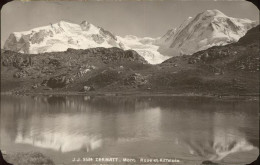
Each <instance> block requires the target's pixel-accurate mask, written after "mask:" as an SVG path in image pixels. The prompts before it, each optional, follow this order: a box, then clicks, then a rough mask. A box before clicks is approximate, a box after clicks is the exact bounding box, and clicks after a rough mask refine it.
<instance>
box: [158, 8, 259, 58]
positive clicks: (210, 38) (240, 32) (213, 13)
mask: <svg viewBox="0 0 260 165" xmlns="http://www.w3.org/2000/svg"><path fill="white" fill-rule="evenodd" d="M254 26H256V22H255V21H251V20H249V19H239V18H232V17H228V16H226V15H225V14H224V13H222V12H221V11H219V10H216V9H214V10H206V11H204V12H202V13H199V14H197V15H196V16H195V17H194V18H192V19H187V20H185V21H184V22H183V23H182V24H181V25H180V27H179V28H178V29H177V30H176V32H175V33H174V34H173V35H171V37H169V38H167V39H164V41H163V42H162V43H161V42H160V48H159V51H160V53H162V54H167V55H169V56H176V55H180V54H186V55H190V54H193V53H195V52H197V51H200V50H204V49H207V48H209V47H212V46H219V45H226V44H228V43H232V42H236V41H238V39H239V38H241V37H242V36H244V35H245V33H246V32H247V31H248V30H249V29H251V28H252V27H254ZM163 37H164V36H163Z"/></svg>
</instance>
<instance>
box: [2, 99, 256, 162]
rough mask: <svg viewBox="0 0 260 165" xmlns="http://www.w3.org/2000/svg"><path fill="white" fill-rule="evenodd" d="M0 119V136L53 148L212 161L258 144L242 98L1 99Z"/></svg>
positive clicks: (252, 112) (250, 110)
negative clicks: (220, 99)
mask: <svg viewBox="0 0 260 165" xmlns="http://www.w3.org/2000/svg"><path fill="white" fill-rule="evenodd" d="M1 121H2V123H1V136H3V134H6V136H8V137H9V138H10V139H11V142H12V143H14V144H17V145H18V144H29V145H31V146H34V147H40V148H46V149H52V150H55V151H58V152H61V153H66V152H72V151H80V152H90V153H91V152H94V151H96V152H97V154H99V150H98V149H101V150H102V152H105V151H106V149H107V151H108V152H109V153H111V152H113V151H114V152H115V153H116V151H122V152H125V150H126V148H127V147H128V148H131V151H128V152H127V156H132V155H140V156H143V154H144V153H145V154H146V155H153V154H154V155H158V154H160V155H161V156H165V157H171V156H174V157H178V158H182V159H191V158H192V159H201V160H212V161H220V160H223V159H224V158H226V157H228V156H229V155H232V154H234V153H239V152H250V151H252V152H255V154H256V155H257V154H258V153H256V152H258V148H257V146H258V145H259V144H258V139H259V134H258V130H259V127H258V121H259V120H258V102H249V101H215V100H213V99H209V98H182V97H89V96H73V97H72V96H66V97H58V96H37V97H14V96H4V97H2V99H1ZM111 144H113V147H112V146H111ZM127 145H128V146H127ZM140 145H141V146H142V147H141V148H140ZM6 146H7V147H8V144H6ZM129 146H130V147H129ZM153 147H154V148H153ZM160 147H161V148H160ZM101 150H100V152H101ZM234 161H236V160H234ZM248 161H249V162H250V161H251V160H248Z"/></svg>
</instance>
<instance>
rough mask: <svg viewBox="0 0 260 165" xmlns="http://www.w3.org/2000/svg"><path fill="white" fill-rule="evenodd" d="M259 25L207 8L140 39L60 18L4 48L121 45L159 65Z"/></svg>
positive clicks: (22, 50)
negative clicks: (162, 32)
mask: <svg viewBox="0 0 260 165" xmlns="http://www.w3.org/2000/svg"><path fill="white" fill-rule="evenodd" d="M256 25H257V22H256V21H251V20H249V19H238V18H231V17H228V16H226V15H225V14H223V13H222V12H220V11H218V10H207V11H205V12H203V13H200V14H198V15H197V16H196V17H194V18H192V17H189V18H188V19H187V20H185V21H184V22H183V23H182V24H181V25H180V27H178V28H173V29H171V30H169V31H168V32H167V33H166V34H165V35H164V36H162V37H161V38H149V37H144V38H139V37H136V36H132V35H127V36H125V37H120V36H116V35H113V34H112V33H111V32H109V31H106V30H104V29H103V28H101V27H97V26H95V25H93V24H91V23H89V22H87V21H83V22H82V23H80V24H74V23H69V22H65V21H60V22H58V23H55V24H50V25H48V26H44V27H38V28H34V29H31V30H29V31H24V32H13V33H11V34H10V36H9V38H8V39H7V40H6V42H5V45H4V49H5V50H12V51H15V52H20V53H29V54H38V53H44V52H59V51H66V50H67V49H68V48H73V49H88V48H95V47H105V48H110V47H118V48H121V49H124V50H127V49H133V50H135V51H137V52H138V53H139V54H140V55H141V56H143V57H144V58H145V60H147V61H148V62H149V63H151V64H158V63H161V62H163V61H164V60H166V59H168V58H170V57H171V56H176V55H181V54H187V55H188V54H193V53H195V52H197V51H200V50H204V49H207V48H210V47H212V46H218V45H226V44H228V43H232V42H237V41H238V40H239V38H241V37H242V36H244V35H245V33H246V32H247V31H248V30H249V29H251V28H252V27H254V26H256Z"/></svg>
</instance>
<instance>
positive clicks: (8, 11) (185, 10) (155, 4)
mask: <svg viewBox="0 0 260 165" xmlns="http://www.w3.org/2000/svg"><path fill="white" fill-rule="evenodd" d="M208 9H209V10H210V9H218V10H220V11H222V12H223V13H224V14H226V15H227V16H231V17H235V18H248V19H251V20H259V10H258V9H257V7H256V6H254V5H253V4H252V3H250V2H247V1H241V0H239V1H238V0H215V1H212V0H177V1H176V0H153V1H151V0H150V1H148V0H139V1H138V0H136V1H134V0H132V1H130V0H128V1H127V0H123V1H122V0H121V1H119V0H106V1H104V0H103V1H102V0H96V1H94V0H92V1H91V0H89V1H23V2H22V1H12V2H9V3H7V4H5V5H4V6H3V8H2V10H1V47H3V45H4V42H5V40H6V39H7V38H8V36H9V35H10V33H12V32H19V31H27V30H30V29H32V28H35V27H39V26H46V25H49V24H50V23H56V22H58V21H61V20H63V21H68V22H71V23H77V24H79V23H81V22H82V21H84V20H86V21H87V22H90V23H92V24H94V25H96V26H101V27H103V28H104V29H106V30H108V31H110V32H112V33H113V34H115V35H120V36H125V35H136V36H138V37H160V36H162V35H163V34H165V33H166V32H167V30H169V29H171V28H175V27H179V26H180V24H181V23H182V22H183V21H184V20H186V19H187V18H188V17H194V16H196V15H197V14H198V13H201V12H203V11H205V10H208Z"/></svg>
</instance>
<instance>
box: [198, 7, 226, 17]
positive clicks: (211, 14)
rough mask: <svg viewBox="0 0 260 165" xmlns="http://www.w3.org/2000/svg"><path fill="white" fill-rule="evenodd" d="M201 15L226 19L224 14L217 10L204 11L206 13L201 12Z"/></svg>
mask: <svg viewBox="0 0 260 165" xmlns="http://www.w3.org/2000/svg"><path fill="white" fill-rule="evenodd" d="M201 15H203V16H208V17H209V16H211V17H215V16H221V17H227V16H226V15H225V14H224V13H222V12H221V11H219V10H217V9H213V10H206V11H204V12H202V13H201Z"/></svg>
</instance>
